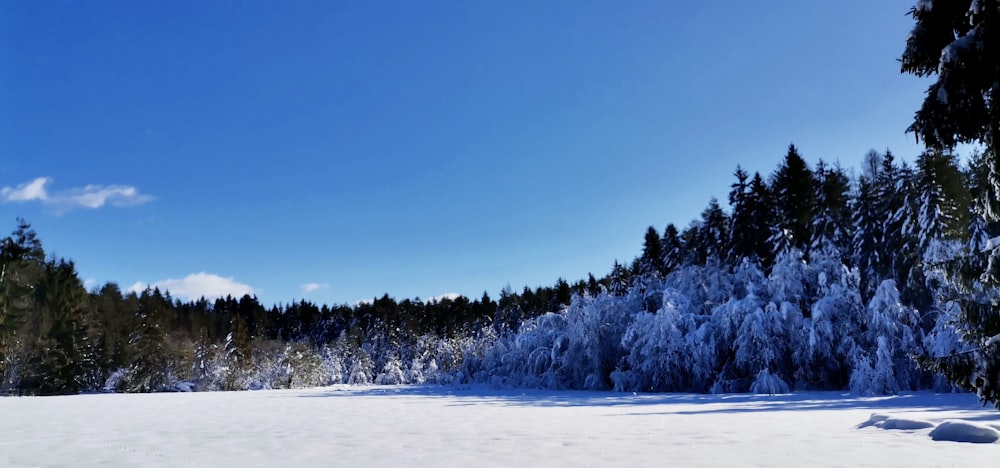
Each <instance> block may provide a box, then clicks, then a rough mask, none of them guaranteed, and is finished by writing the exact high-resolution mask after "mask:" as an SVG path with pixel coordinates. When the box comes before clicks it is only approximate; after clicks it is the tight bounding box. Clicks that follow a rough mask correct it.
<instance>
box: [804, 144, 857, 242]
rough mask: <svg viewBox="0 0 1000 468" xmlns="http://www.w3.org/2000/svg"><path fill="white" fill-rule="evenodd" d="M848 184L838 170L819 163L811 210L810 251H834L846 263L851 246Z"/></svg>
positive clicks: (847, 180) (839, 169)
mask: <svg viewBox="0 0 1000 468" xmlns="http://www.w3.org/2000/svg"><path fill="white" fill-rule="evenodd" d="M850 189H851V186H850V180H849V179H848V178H847V174H845V173H844V171H843V170H842V169H841V168H839V167H833V168H830V167H828V166H827V165H826V163H824V162H823V161H820V162H819V164H817V166H816V194H815V200H816V204H815V208H814V213H813V218H812V240H811V241H810V249H811V250H820V249H827V250H831V249H833V250H835V251H837V252H840V253H841V254H842V255H843V256H844V257H843V258H844V259H845V260H846V259H847V255H848V253H849V252H850V244H851V237H852V236H851V231H852V229H851V228H852V223H851V210H850V203H849V200H850V198H849V192H850Z"/></svg>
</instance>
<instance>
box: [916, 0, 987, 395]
mask: <svg viewBox="0 0 1000 468" xmlns="http://www.w3.org/2000/svg"><path fill="white" fill-rule="evenodd" d="M910 15H911V16H912V17H913V19H914V21H915V25H914V27H913V30H912V32H911V33H910V35H909V37H908V39H907V41H906V49H905V51H904V52H903V56H902V59H901V64H902V71H903V72H904V73H911V74H915V75H917V76H936V80H935V81H934V83H932V84H931V85H930V87H929V88H928V89H927V92H926V95H925V97H924V102H923V105H922V106H921V108H920V109H919V110H918V111H917V113H916V115H915V117H914V121H913V124H912V125H911V126H910V127H909V131H911V132H913V133H914V134H915V135H916V136H917V138H918V139H919V140H922V141H923V142H924V144H925V145H926V146H927V147H928V148H931V149H944V150H947V149H951V148H953V147H955V145H956V144H959V143H980V144H983V145H984V146H985V153H984V160H985V166H986V167H987V168H988V170H989V182H990V183H989V184H987V186H986V189H987V190H986V191H987V193H986V197H985V198H987V199H988V200H989V202H988V203H984V204H983V206H984V207H985V209H986V215H987V219H989V220H996V219H997V218H1000V213H998V212H997V210H996V208H997V206H998V205H997V203H996V202H997V200H1000V190H998V189H1000V157H998V156H1000V155H998V145H1000V106H998V105H997V99H998V96H1000V0H954V1H948V2H945V1H940V0H939V1H921V2H919V3H917V5H916V6H914V7H913V8H912V9H911V10H910ZM969 255H975V254H974V253H972V252H970V253H969ZM989 255H990V265H989V266H988V267H987V271H986V272H985V274H984V275H982V276H980V277H979V278H976V277H975V276H976V275H975V274H973V275H969V276H966V277H965V281H964V283H965V287H964V288H963V294H964V296H965V297H964V298H963V300H962V301H961V302H962V303H963V307H962V310H961V312H960V313H959V315H958V324H957V328H958V331H959V333H960V335H961V336H962V339H963V340H964V341H965V342H966V343H967V344H969V345H970V346H974V348H973V349H971V350H969V351H967V352H963V353H959V354H953V355H948V356H931V357H928V358H926V359H924V360H923V361H922V362H923V364H924V365H925V366H927V367H929V368H931V369H934V370H939V371H941V372H943V373H944V374H945V375H947V376H948V378H949V379H951V380H952V382H954V383H955V384H957V385H959V386H961V387H964V388H967V389H969V390H972V391H975V392H976V393H977V394H978V395H979V397H980V399H982V401H984V402H989V403H993V404H994V405H997V406H998V407H1000V303H998V300H997V297H996V294H991V293H990V291H992V290H993V289H992V288H994V287H995V286H996V285H997V284H998V282H1000V281H998V280H1000V274H998V273H1000V249H992V250H991V251H990V253H989ZM959 270H965V271H968V269H965V268H959ZM977 279H980V280H983V281H984V282H985V283H986V284H987V285H988V287H989V288H991V289H987V290H985V291H984V290H983V288H982V287H981V286H978V285H976V284H975V281H976V280H977Z"/></svg>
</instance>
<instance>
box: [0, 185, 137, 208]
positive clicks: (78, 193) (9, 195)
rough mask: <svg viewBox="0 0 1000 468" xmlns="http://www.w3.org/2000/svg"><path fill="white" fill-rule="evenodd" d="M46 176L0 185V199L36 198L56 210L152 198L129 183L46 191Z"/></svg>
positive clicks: (35, 199)
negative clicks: (1, 186)
mask: <svg viewBox="0 0 1000 468" xmlns="http://www.w3.org/2000/svg"><path fill="white" fill-rule="evenodd" d="M51 184H52V179H51V178H50V177H39V178H37V179H35V180H32V181H29V182H25V183H23V184H20V185H17V186H15V187H3V188H0V201H3V202H4V203H23V202H31V201H37V202H41V203H42V204H43V205H46V206H50V207H52V208H54V209H56V210H57V211H59V212H66V211H70V210H72V209H75V208H88V209H96V208H101V207H103V206H106V205H110V206H119V207H120V206H134V205H141V204H143V203H147V202H150V201H153V200H154V197H153V196H151V195H146V194H143V193H140V192H139V189H137V188H135V187H133V186H131V185H86V186H83V187H77V188H71V189H66V190H59V191H55V192H52V193H50V192H49V190H48V187H49V185H51Z"/></svg>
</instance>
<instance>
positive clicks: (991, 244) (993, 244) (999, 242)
mask: <svg viewBox="0 0 1000 468" xmlns="http://www.w3.org/2000/svg"><path fill="white" fill-rule="evenodd" d="M997 247H1000V236H998V237H993V238H991V239H990V240H988V241H986V247H983V252H989V251H990V250H993V249H995V248H997Z"/></svg>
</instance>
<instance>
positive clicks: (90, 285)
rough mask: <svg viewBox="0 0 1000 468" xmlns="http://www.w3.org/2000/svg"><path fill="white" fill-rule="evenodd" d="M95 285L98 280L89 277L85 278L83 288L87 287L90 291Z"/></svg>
mask: <svg viewBox="0 0 1000 468" xmlns="http://www.w3.org/2000/svg"><path fill="white" fill-rule="evenodd" d="M94 286H97V280H95V279H94V278H87V279H85V280H83V288H84V289H86V290H88V291H89V290H91V289H93V288H94Z"/></svg>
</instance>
